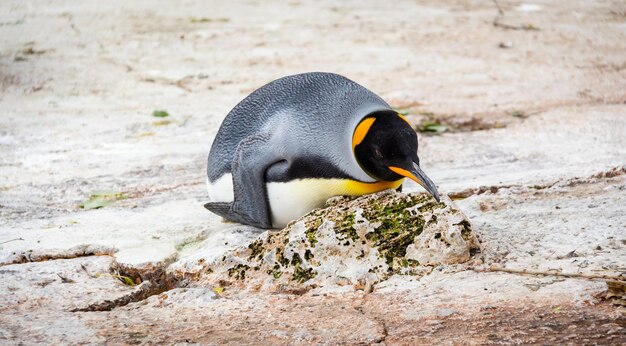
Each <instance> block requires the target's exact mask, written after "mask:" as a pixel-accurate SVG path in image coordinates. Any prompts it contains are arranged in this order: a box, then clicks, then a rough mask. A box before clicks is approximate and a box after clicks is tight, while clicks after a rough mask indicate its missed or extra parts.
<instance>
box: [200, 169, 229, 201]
mask: <svg viewBox="0 0 626 346" xmlns="http://www.w3.org/2000/svg"><path fill="white" fill-rule="evenodd" d="M206 187H207V190H208V191H209V200H210V201H211V202H232V201H234V200H235V199H234V197H233V196H234V193H233V176H232V174H230V173H226V174H224V175H222V176H221V177H220V178H219V179H217V180H216V181H214V182H213V183H211V182H210V181H209V178H208V177H207V178H206Z"/></svg>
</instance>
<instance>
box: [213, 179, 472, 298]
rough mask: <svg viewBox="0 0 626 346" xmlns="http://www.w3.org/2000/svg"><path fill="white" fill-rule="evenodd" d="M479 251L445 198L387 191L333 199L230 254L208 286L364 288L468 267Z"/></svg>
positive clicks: (217, 266) (466, 225)
mask: <svg viewBox="0 0 626 346" xmlns="http://www.w3.org/2000/svg"><path fill="white" fill-rule="evenodd" d="M479 250H480V246H479V243H478V240H477V238H476V237H475V236H474V234H473V233H472V228H471V224H470V223H469V221H468V220H467V218H466V217H465V216H464V215H463V214H462V213H461V212H460V211H459V210H458V209H457V208H456V207H455V206H454V204H453V203H452V201H451V200H450V199H449V198H447V197H444V198H442V202H441V203H438V202H437V201H435V200H434V199H433V198H432V197H430V196H429V195H426V194H405V193H399V192H395V191H391V190H389V191H383V192H379V193H376V194H371V195H366V196H361V197H358V198H355V197H335V198H332V199H330V200H329V201H328V202H327V204H326V206H325V207H324V208H321V209H315V210H313V211H311V212H310V213H308V214H307V215H305V216H303V217H302V218H300V219H299V220H296V221H293V222H291V223H290V224H289V225H287V227H286V228H284V229H282V230H280V231H267V232H264V233H263V234H261V235H260V236H259V237H258V238H257V239H256V240H255V241H254V242H252V243H250V244H249V245H248V246H246V247H241V248H238V249H236V250H234V251H231V252H229V253H227V254H226V256H224V257H223V258H222V259H221V260H220V261H218V262H217V263H214V264H212V265H210V266H209V267H208V268H207V271H206V272H205V275H203V280H202V281H203V282H204V283H206V284H209V285H211V284H212V285H219V286H224V285H227V286H237V287H242V288H245V287H257V288H259V287H261V288H263V287H265V288H272V287H273V288H276V287H281V288H283V289H285V288H293V289H298V288H302V287H303V286H305V287H314V286H325V285H337V284H338V285H346V284H351V285H355V286H356V287H366V286H368V285H371V284H374V283H376V282H380V281H382V280H386V279H387V278H388V277H389V276H391V275H424V274H427V273H429V272H430V270H432V268H433V266H436V265H442V264H443V265H451V264H457V263H462V262H465V261H468V260H469V259H470V257H471V256H472V255H473V254H475V253H476V252H479Z"/></svg>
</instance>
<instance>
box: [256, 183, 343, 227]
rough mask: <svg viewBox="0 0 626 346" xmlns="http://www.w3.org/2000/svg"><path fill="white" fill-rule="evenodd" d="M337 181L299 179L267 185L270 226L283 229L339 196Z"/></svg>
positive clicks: (339, 190)
mask: <svg viewBox="0 0 626 346" xmlns="http://www.w3.org/2000/svg"><path fill="white" fill-rule="evenodd" d="M333 180H338V179H324V180H322V179H300V180H294V181H290V182H286V183H268V184H267V197H268V200H269V202H270V208H271V211H272V225H273V226H274V227H275V228H283V227H285V226H286V225H287V224H288V223H289V222H290V221H292V220H296V219H298V218H299V217H301V216H303V215H304V214H306V213H308V212H310V211H311V210H313V209H315V208H319V207H321V206H323V205H324V202H326V200H327V199H329V198H330V197H333V196H337V195H341V194H342V193H341V192H342V191H341V189H340V186H339V184H336V183H333Z"/></svg>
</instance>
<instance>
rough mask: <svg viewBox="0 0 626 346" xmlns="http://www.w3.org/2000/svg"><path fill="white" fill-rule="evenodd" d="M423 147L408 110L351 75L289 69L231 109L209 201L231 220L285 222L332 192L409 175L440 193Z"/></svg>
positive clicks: (218, 140)
mask: <svg viewBox="0 0 626 346" xmlns="http://www.w3.org/2000/svg"><path fill="white" fill-rule="evenodd" d="M417 147H418V144H417V134H416V132H415V130H413V128H412V127H411V125H410V124H409V123H408V122H407V121H406V119H405V118H404V117H403V116H402V115H401V114H399V113H397V112H395V111H394V110H393V109H392V108H391V107H390V106H389V105H388V104H387V103H386V102H385V101H383V99H381V98H380V97H379V96H377V95H376V94H374V93H373V92H371V91H369V90H367V89H366V88H364V87H363V86H361V85H359V84H357V83H355V82H353V81H351V80H350V79H348V78H346V77H343V76H340V75H337V74H333V73H321V72H313V73H304V74H298V75H292V76H287V77H283V78H280V79H277V80H275V81H273V82H270V83H269V84H266V85H265V86H262V87H261V88H259V89H257V90H255V91H254V92H253V93H252V94H250V95H249V96H247V97H246V98H245V99H243V100H242V101H241V102H240V103H239V104H237V105H236V106H235V108H233V110H231V111H230V113H228V115H227V116H226V118H225V119H224V121H223V123H222V125H221V127H220V129H219V130H218V132H217V134H216V136H215V139H214V141H213V144H212V146H211V151H210V152H209V157H208V169H207V185H208V191H209V199H210V202H209V203H207V204H205V208H207V209H208V210H210V211H212V212H213V213H215V214H217V215H220V216H222V217H223V218H225V219H227V220H230V221H234V222H239V223H242V224H246V225H251V226H255V227H260V228H282V227H284V226H285V225H286V224H287V223H289V222H290V221H291V220H295V219H297V218H299V217H301V216H303V215H304V214H306V213H307V212H309V211H311V210H312V209H314V208H318V207H320V206H322V205H323V204H324V202H325V201H326V200H327V199H328V198H330V197H333V196H340V195H350V196H358V195H364V194H369V193H373V192H377V191H382V190H385V189H397V188H399V187H400V186H401V184H402V182H403V180H404V178H409V179H412V180H414V181H415V182H417V183H418V184H420V185H422V186H423V187H424V188H425V189H426V190H427V191H428V192H429V193H430V194H431V195H432V196H433V197H434V198H435V199H436V200H437V201H439V194H438V192H437V189H436V187H435V184H434V183H433V182H432V181H431V180H430V178H428V177H427V176H426V174H425V173H424V172H423V171H422V169H421V168H420V166H419V158H418V156H417Z"/></svg>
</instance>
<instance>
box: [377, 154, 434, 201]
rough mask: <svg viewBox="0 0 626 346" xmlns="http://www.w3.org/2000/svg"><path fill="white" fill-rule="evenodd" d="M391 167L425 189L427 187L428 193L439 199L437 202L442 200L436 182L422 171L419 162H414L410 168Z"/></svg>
mask: <svg viewBox="0 0 626 346" xmlns="http://www.w3.org/2000/svg"><path fill="white" fill-rule="evenodd" d="M389 169H391V170H392V171H394V172H396V173H398V174H400V175H401V176H404V177H407V178H409V179H411V180H413V181H415V182H416V183H418V184H420V185H421V186H422V187H423V188H424V189H426V191H428V193H430V194H431V195H432V196H433V197H434V198H435V199H436V200H437V202H440V200H439V192H438V191H437V187H436V186H435V183H433V181H432V180H430V178H429V177H428V176H427V175H426V173H424V171H422V169H421V168H420V166H418V165H417V163H415V162H413V165H412V167H411V168H410V169H408V170H407V169H403V168H400V167H394V166H389Z"/></svg>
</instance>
